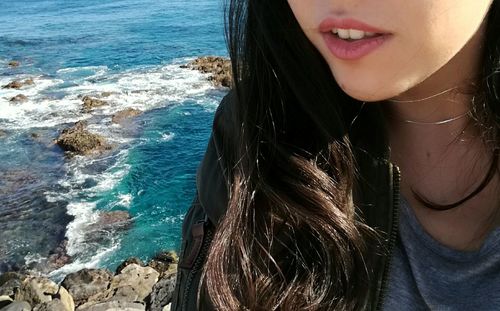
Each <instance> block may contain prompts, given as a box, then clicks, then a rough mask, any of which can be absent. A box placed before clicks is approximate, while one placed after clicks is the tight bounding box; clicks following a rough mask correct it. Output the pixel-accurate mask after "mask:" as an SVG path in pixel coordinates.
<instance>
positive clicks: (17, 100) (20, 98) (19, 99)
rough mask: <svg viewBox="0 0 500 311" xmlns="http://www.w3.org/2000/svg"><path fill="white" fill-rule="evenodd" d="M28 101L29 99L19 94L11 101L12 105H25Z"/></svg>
mask: <svg viewBox="0 0 500 311" xmlns="http://www.w3.org/2000/svg"><path fill="white" fill-rule="evenodd" d="M27 100H28V97H26V96H25V95H23V94H17V95H16V96H14V97H12V98H11V99H10V100H9V101H10V102H11V103H23V102H25V101H27Z"/></svg>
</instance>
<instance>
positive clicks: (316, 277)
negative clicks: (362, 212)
mask: <svg viewBox="0 0 500 311" xmlns="http://www.w3.org/2000/svg"><path fill="white" fill-rule="evenodd" d="M229 1H230V2H229V5H226V11H225V12H226V15H225V18H226V36H227V42H228V49H229V53H230V57H231V61H232V70H233V81H234V84H233V91H234V93H235V100H234V101H233V102H231V111H233V115H231V116H230V117H228V118H226V120H225V122H232V123H233V124H232V128H234V129H236V131H235V132H231V133H227V135H225V137H223V139H224V140H223V141H224V146H223V154H224V159H223V160H224V161H225V167H226V168H228V173H229V185H228V187H229V202H228V205H227V212H226V214H225V215H224V217H223V218H222V219H221V220H220V222H219V224H218V225H217V230H216V232H215V235H214V239H213V241H212V245H211V248H210V251H209V256H208V258H207V262H206V264H205V266H204V272H203V273H204V278H203V279H204V283H203V286H204V288H205V289H206V290H207V293H208V295H209V297H210V300H211V301H212V303H213V304H214V306H215V307H216V309H217V310H240V309H243V310H245V309H249V310H333V309H335V310H354V309H356V310H359V309H363V308H364V307H365V306H366V303H367V299H366V297H368V291H369V284H370V273H369V271H370V269H369V267H367V264H366V262H365V257H366V256H365V255H366V254H365V253H366V241H367V240H368V238H369V237H370V238H371V237H374V236H375V234H374V231H373V230H372V229H370V228H369V227H367V226H366V225H365V224H364V223H363V221H361V220H360V218H358V215H356V209H355V206H354V204H353V198H352V189H353V185H354V182H355V179H356V165H355V160H354V156H353V150H352V143H353V142H352V140H351V138H350V137H349V128H350V125H351V123H352V121H353V119H354V118H355V116H356V114H357V112H358V111H359V109H360V107H361V103H360V102H358V101H356V100H354V99H352V98H351V97H349V96H347V95H346V94H345V93H344V92H343V91H342V90H341V89H340V87H339V86H338V85H337V83H336V82H335V80H334V78H333V77H332V74H331V72H330V70H329V66H328V64H326V62H325V60H324V59H323V57H322V56H321V55H320V54H319V52H318V51H317V49H316V48H315V47H314V46H313V45H312V44H311V43H310V42H309V41H308V40H307V38H306V37H305V35H304V33H303V32H302V30H301V29H300V26H299V25H298V23H297V22H296V20H295V18H294V16H293V14H292V12H291V9H290V7H289V6H288V3H287V1H286V0H229ZM498 14H500V11H499V7H498V6H497V5H495V4H493V7H492V8H491V11H490V15H489V16H490V20H489V25H488V29H487V48H486V55H485V57H484V64H483V68H484V72H483V76H484V77H485V78H484V80H483V85H482V88H481V90H480V94H478V98H479V95H480V96H481V98H483V99H484V100H483V101H481V103H479V101H478V104H477V107H475V115H476V116H477V118H478V120H481V122H482V124H487V126H484V131H485V136H487V137H489V138H490V139H494V140H495V142H496V143H495V145H496V146H498V129H499V128H500V126H499V123H498V120H499V115H500V108H499V107H500V106H498V103H499V97H498V94H499V91H500V89H499V85H500V83H499V82H500V81H499V78H500V76H499V74H498V72H497V71H498V69H499V68H500V66H499V63H500V62H499V55H500V54H499V51H500V44H499V40H498V38H499V36H498V33H500V32H499V25H500V19H499V16H498ZM478 122H479V121H478ZM219 126H221V127H224V126H225V125H224V124H220V125H219ZM378 130H379V131H383V128H380V129H378ZM221 132H224V131H223V129H222V131H221ZM200 287H201V286H200ZM200 289H201V288H200Z"/></svg>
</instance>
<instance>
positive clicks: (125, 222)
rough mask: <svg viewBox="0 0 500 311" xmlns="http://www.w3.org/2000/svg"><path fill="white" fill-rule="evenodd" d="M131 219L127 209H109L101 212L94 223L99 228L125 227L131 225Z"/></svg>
mask: <svg viewBox="0 0 500 311" xmlns="http://www.w3.org/2000/svg"><path fill="white" fill-rule="evenodd" d="M130 220H131V219H130V214H129V213H128V212H127V211H107V212H101V213H100V214H99V218H98V220H97V222H96V223H95V224H94V225H96V226H98V227H99V229H108V228H114V229H118V228H122V229H125V228H127V227H128V226H129V225H130Z"/></svg>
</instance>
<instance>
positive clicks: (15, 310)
mask: <svg viewBox="0 0 500 311" xmlns="http://www.w3.org/2000/svg"><path fill="white" fill-rule="evenodd" d="M2 311H31V305H30V304H29V303H27V302H26V301H14V302H13V303H11V304H9V305H8V306H7V307H4V308H2Z"/></svg>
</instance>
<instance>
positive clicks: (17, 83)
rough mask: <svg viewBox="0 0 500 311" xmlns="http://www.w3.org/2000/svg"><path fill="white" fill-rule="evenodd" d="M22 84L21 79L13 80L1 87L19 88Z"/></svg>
mask: <svg viewBox="0 0 500 311" xmlns="http://www.w3.org/2000/svg"><path fill="white" fill-rule="evenodd" d="M22 86H23V83H22V82H21V81H18V80H15V81H12V82H10V83H9V84H6V85H4V86H2V89H20V88H21V87H22Z"/></svg>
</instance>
